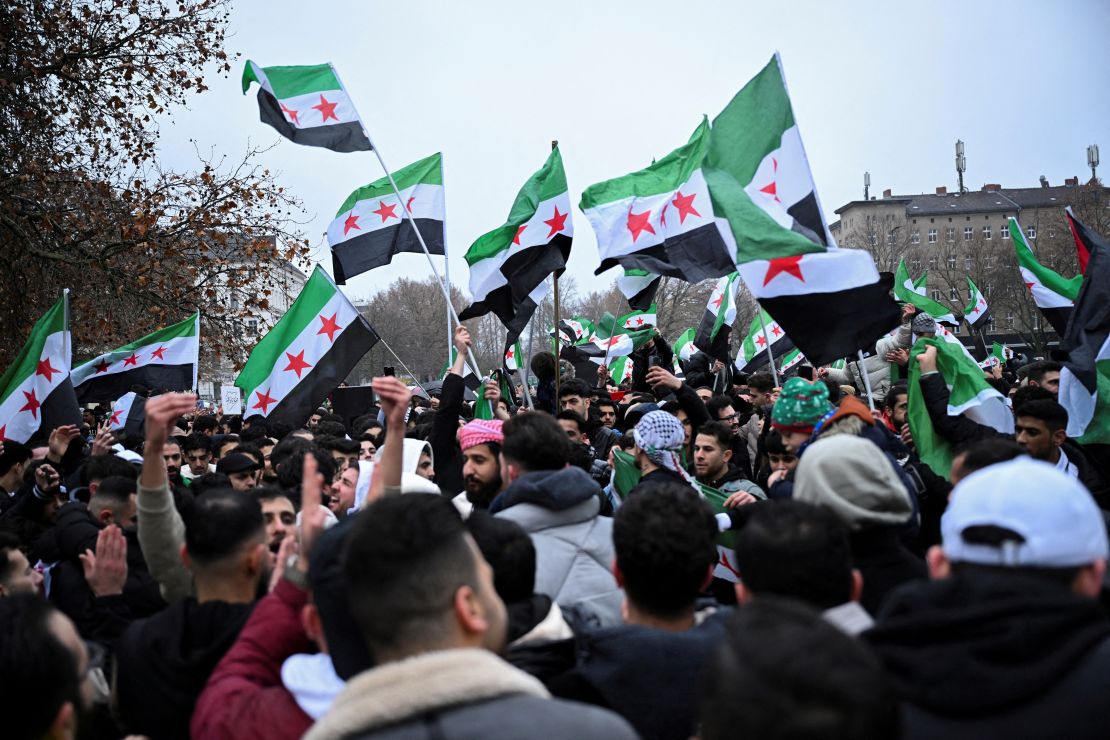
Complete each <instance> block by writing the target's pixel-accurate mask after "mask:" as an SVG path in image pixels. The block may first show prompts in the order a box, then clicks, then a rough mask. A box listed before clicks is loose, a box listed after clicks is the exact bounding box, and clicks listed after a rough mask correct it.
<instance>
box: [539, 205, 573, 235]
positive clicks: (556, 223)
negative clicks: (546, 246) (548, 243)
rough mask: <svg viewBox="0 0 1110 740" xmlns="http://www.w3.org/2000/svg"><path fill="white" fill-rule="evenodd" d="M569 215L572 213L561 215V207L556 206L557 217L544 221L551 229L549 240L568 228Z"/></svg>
mask: <svg viewBox="0 0 1110 740" xmlns="http://www.w3.org/2000/svg"><path fill="white" fill-rule="evenodd" d="M569 215H570V211H567V212H566V213H559V206H555V215H554V216H552V217H551V218H549V219H547V220H546V221H544V223H545V224H547V225H548V226H550V227H551V233H549V234H548V235H547V238H548V239H550V238H551V237H553V236H555V235H556V234H558V233H559V232H560V231H562V230H563V229H564V228H566V224H567V216H569Z"/></svg>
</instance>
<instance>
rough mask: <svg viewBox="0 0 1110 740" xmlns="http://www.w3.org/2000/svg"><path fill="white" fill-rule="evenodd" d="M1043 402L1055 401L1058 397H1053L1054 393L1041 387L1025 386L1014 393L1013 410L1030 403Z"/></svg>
mask: <svg viewBox="0 0 1110 740" xmlns="http://www.w3.org/2000/svg"><path fill="white" fill-rule="evenodd" d="M1043 400H1051V401H1055V400H1056V396H1054V395H1052V391H1050V390H1048V389H1047V388H1041V387H1040V386H1039V385H1023V386H1021V387H1020V388H1018V389H1017V390H1016V391H1014V398H1013V408H1015V409H1017V408H1021V407H1022V406H1024V405H1025V404H1026V403H1028V402H1029V401H1043Z"/></svg>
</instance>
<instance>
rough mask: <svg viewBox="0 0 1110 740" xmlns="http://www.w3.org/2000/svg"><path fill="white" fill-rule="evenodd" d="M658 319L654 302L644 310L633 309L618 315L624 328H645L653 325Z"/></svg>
mask: <svg viewBox="0 0 1110 740" xmlns="http://www.w3.org/2000/svg"><path fill="white" fill-rule="evenodd" d="M658 321H659V317H658V315H657V314H656V312H655V304H654V303H653V304H651V305H650V306H648V307H647V309H645V310H642V311H633V312H631V313H626V314H625V315H624V316H621V317H620V325H621V326H622V327H624V328H625V329H647V328H650V327H653V326H655V324H656V323H657V322H658Z"/></svg>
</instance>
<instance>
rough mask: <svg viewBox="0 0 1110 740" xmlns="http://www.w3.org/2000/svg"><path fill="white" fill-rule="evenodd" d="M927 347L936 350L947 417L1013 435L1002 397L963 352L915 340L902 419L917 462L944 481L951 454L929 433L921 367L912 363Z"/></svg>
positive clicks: (940, 340)
mask: <svg viewBox="0 0 1110 740" xmlns="http://www.w3.org/2000/svg"><path fill="white" fill-rule="evenodd" d="M930 346H932V347H936V348H937V370H938V371H939V372H940V374H941V377H943V378H944V383H945V385H947V386H948V394H949V395H948V415H949V416H959V415H960V414H965V415H966V416H968V418H970V419H972V420H974V421H976V422H978V423H979V424H983V425H986V426H989V427H993V428H994V429H997V430H998V431H999V432H1002V433H1003V434H1013V432H1014V417H1013V414H1012V413H1011V412H1010V408H1009V407H1008V406H1007V405H1006V399H1005V397H1004V396H1003V395H1002V394H1001V393H999V392H998V391H997V390H995V389H994V387H993V386H991V385H990V384H989V383H987V381H986V379H985V378H984V377H983V370H982V369H981V368H980V367H979V365H978V363H977V362H975V360H973V359H971V357H970V355H968V354H967V351H966V350H964V351H963V352H961V351H960V350H959V349H957V347H956V346H955V345H954V344H952V343H951V342H950V341H946V340H945V338H944V337H940V336H937V337H933V338H930V339H921V340H918V342H917V343H916V344H914V346H913V349H912V350H910V363H909V382H908V385H907V389H908V396H907V401H908V403H909V409H908V411H907V414H906V418H907V420H908V421H909V425H910V431H911V432H912V433H913V441H914V444H915V445H916V447H917V451H918V454H919V455H920V456H921V460H922V461H923V462H925V464H927V465H928V466H929V467H930V468H932V469H933V472H934V473H936V474H937V475H940V476H943V477H945V478H947V477H948V474H949V471H950V470H951V469H952V458H953V456H954V451H953V449H952V446H951V445H950V444H949V443H948V441H947V440H946V439H944V438H943V437H941V436H940V435H939V434H937V433H936V431H935V430H934V429H933V422H932V421H931V419H930V418H929V411H928V409H927V408H926V407H925V399H924V397H923V396H922V393H921V385H920V379H921V367H920V365H918V364H917V362H916V359H917V356H918V355H920V354H921V353H922V352H923V351H925V348H926V347H930ZM960 346H961V347H962V346H963V345H960Z"/></svg>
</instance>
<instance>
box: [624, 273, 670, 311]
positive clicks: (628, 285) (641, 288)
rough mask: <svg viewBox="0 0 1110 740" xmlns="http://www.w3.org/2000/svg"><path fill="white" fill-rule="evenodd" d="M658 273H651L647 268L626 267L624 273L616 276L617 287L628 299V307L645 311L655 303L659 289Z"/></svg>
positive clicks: (659, 278)
mask: <svg viewBox="0 0 1110 740" xmlns="http://www.w3.org/2000/svg"><path fill="white" fill-rule="evenodd" d="M660 280H662V278H661V277H659V276H658V275H653V274H651V273H650V272H648V271H647V270H641V269H639V268H635V267H634V268H632V269H626V270H625V271H624V274H623V275H621V276H620V277H619V278H617V288H618V289H619V290H620V292H621V294H622V295H623V296H624V297H625V298H627V299H628V307H629V308H631V309H632V310H634V311H646V310H647V309H648V306H651V305H652V304H653V303H655V294H656V293H657V292H658V291H659V281H660Z"/></svg>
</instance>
